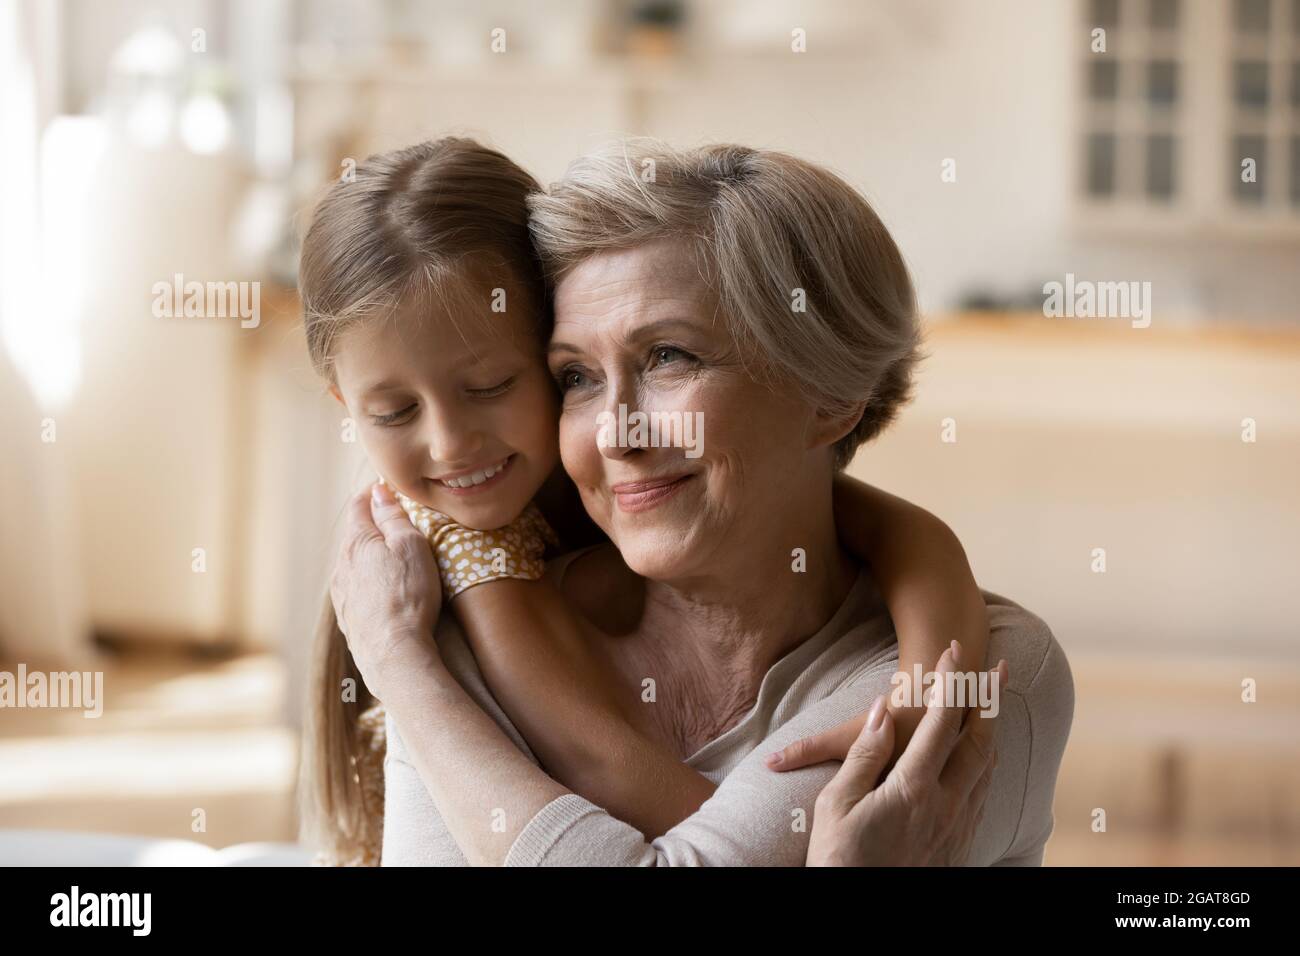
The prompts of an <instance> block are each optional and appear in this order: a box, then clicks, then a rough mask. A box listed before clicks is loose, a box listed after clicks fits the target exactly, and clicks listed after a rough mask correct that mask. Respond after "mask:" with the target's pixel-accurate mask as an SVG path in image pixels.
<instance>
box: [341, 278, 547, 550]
mask: <svg viewBox="0 0 1300 956" xmlns="http://www.w3.org/2000/svg"><path fill="white" fill-rule="evenodd" d="M505 289H506V292H507V295H506V299H505V302H506V304H507V309H506V311H505V312H500V313H497V312H492V311H491V310H490V306H489V303H490V302H491V301H492V289H491V288H490V287H488V288H485V289H484V290H483V294H482V296H481V297H480V296H475V295H471V296H469V297H468V298H469V299H470V300H471V301H477V300H478V299H479V298H481V300H482V303H483V306H482V314H458V315H456V316H455V317H454V318H455V320H454V321H453V317H452V316H450V315H448V314H445V313H442V312H441V311H439V310H434V311H432V312H430V311H425V312H424V313H423V314H420V313H419V312H418V311H417V310H416V309H414V308H406V309H403V310H400V311H399V313H398V314H397V315H394V316H391V317H384V318H383V319H379V320H375V321H371V322H367V323H364V324H363V325H361V326H358V327H357V328H355V329H353V330H351V331H349V332H348V333H346V334H344V335H343V336H342V337H341V340H340V341H339V343H338V346H337V349H336V352H335V371H336V381H337V386H336V390H335V395H336V396H338V397H339V398H340V400H341V401H343V402H344V404H345V405H346V406H347V408H348V411H349V413H350V414H351V416H352V418H353V419H354V420H355V421H356V425H357V432H358V435H359V436H360V438H361V444H362V446H363V447H364V448H365V451H366V454H367V456H368V457H369V458H370V462H371V464H372V465H373V466H374V468H375V470H376V471H378V472H379V474H380V475H382V476H383V477H384V479H385V480H386V481H387V482H388V484H389V485H390V486H391V487H394V488H396V489H397V490H398V491H400V492H402V493H403V494H405V495H406V496H407V497H409V498H412V499H414V500H415V501H418V502H419V503H421V504H423V505H427V506H428V507H430V508H433V509H434V510H435V511H441V512H443V513H445V514H448V515H450V516H451V517H453V518H455V519H456V520H457V521H458V522H460V523H461V524H463V525H466V526H467V527H471V528H479V529H491V528H498V527H501V526H502V525H504V524H508V523H509V522H510V521H512V520H514V518H516V517H517V516H518V515H519V514H520V512H522V511H523V509H524V507H525V506H526V505H527V504H528V502H529V501H531V500H532V497H533V495H535V494H536V493H537V490H538V488H540V487H541V485H542V483H543V482H544V481H545V480H546V478H547V476H548V475H549V474H550V473H551V472H552V471H553V470H554V468H555V465H556V461H557V458H558V449H557V447H556V441H555V429H556V417H557V413H558V409H557V403H556V396H555V386H554V383H553V382H552V381H551V379H550V377H549V375H548V374H547V369H546V362H545V359H544V356H543V354H542V346H541V343H540V342H539V341H538V336H537V332H536V329H535V326H534V324H533V322H534V316H533V315H532V314H531V311H530V310H529V309H527V308H524V304H525V303H527V302H528V301H529V299H528V297H527V296H526V295H524V294H523V293H522V292H521V291H520V290H519V289H518V288H516V287H514V286H512V285H509V284H507V285H506V286H505ZM462 298H464V297H462Z"/></svg>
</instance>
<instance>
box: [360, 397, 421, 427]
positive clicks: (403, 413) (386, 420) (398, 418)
mask: <svg viewBox="0 0 1300 956" xmlns="http://www.w3.org/2000/svg"><path fill="white" fill-rule="evenodd" d="M414 411H415V403H414V402H412V403H411V404H410V405H407V406H406V407H404V408H399V409H398V410H397V411H395V412H388V413H387V414H385V415H371V416H370V420H371V421H372V422H374V423H375V424H376V425H380V426H388V425H399V424H402V422H403V420H404V419H407V418H409V417H410V416H411V414H412V413H414Z"/></svg>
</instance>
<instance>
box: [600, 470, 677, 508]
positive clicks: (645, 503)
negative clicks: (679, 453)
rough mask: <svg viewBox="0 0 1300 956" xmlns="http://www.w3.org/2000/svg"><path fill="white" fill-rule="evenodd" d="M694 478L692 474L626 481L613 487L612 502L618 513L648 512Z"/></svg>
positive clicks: (611, 489)
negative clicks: (614, 503)
mask: <svg viewBox="0 0 1300 956" xmlns="http://www.w3.org/2000/svg"><path fill="white" fill-rule="evenodd" d="M694 477H695V475H694V473H690V474H685V475H671V476H667V477H663V478H652V479H647V480H645V481H628V482H622V483H620V484H617V485H614V486H613V487H611V488H610V489H609V490H610V491H612V492H613V493H614V501H615V502H616V503H617V504H618V507H619V510H620V511H625V512H627V513H629V514H634V513H636V512H638V511H649V510H650V509H651V508H655V507H657V506H659V505H661V504H663V503H664V502H665V501H667V500H668V499H669V498H671V497H673V496H674V495H676V494H677V493H678V492H679V491H681V490H682V488H684V487H686V485H687V484H689V482H690V481H691V479H693V478H694Z"/></svg>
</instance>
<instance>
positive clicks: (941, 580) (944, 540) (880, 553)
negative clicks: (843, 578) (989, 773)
mask: <svg viewBox="0 0 1300 956" xmlns="http://www.w3.org/2000/svg"><path fill="white" fill-rule="evenodd" d="M834 503H835V526H836V528H837V529H838V530H839V535H840V540H841V541H842V542H843V543H844V546H845V547H847V548H848V549H849V551H851V552H852V553H853V554H854V555H856V556H857V557H858V558H859V559H861V560H863V561H865V562H866V563H867V564H868V565H870V566H871V570H872V573H873V574H874V575H875V579H876V583H877V584H878V585H879V586H880V592H881V595H882V596H883V597H884V599H885V604H886V605H887V606H888V608H889V614H890V617H892V618H893V619H894V628H895V630H896V631H897V632H898V669H899V671H900V672H902V673H904V674H907V675H908V677H909V679H910V678H911V677H912V676H913V674H914V667H915V665H917V664H920V666H921V672H922V674H928V673H930V672H931V671H933V670H934V669H935V668H936V666H937V665H938V662H939V658H940V656H941V655H942V654H943V652H944V651H945V650H946V649H947V648H948V646H949V645H950V644H951V643H952V642H953V641H957V643H958V644H959V645H960V647H961V650H960V662H959V663H960V666H961V667H962V668H963V669H964V670H975V671H978V670H980V669H981V668H982V667H983V666H984V655H985V652H986V650H987V649H988V642H989V622H988V614H987V612H986V611H985V607H984V597H983V595H981V594H980V590H979V587H978V586H977V585H976V583H975V578H974V577H973V576H972V574H971V570H970V564H969V563H968V562H967V560H966V552H965V550H963V548H962V546H961V542H960V541H958V540H957V536H956V535H955V534H953V533H952V529H951V528H949V527H948V526H947V525H946V524H944V523H943V522H942V521H940V520H939V519H938V518H936V517H935V516H934V515H932V514H930V512H928V511H926V510H925V509H924V508H919V507H917V506H916V505H914V504H911V503H910V502H908V501H904V500H903V499H902V498H899V497H897V496H895V495H891V494H889V493H887V492H884V491H881V490H880V489H878V488H873V487H871V486H870V485H867V484H864V483H862V482H860V481H857V480H856V479H853V478H849V477H848V476H846V475H838V476H836V479H835V494H834ZM908 686H910V685H908ZM909 697H910V695H909ZM889 711H890V714H891V715H892V717H893V720H894V729H895V736H894V755H895V756H898V755H899V754H901V753H902V752H903V748H904V747H906V746H907V742H908V741H909V740H910V739H911V737H912V733H913V732H914V731H915V730H916V727H917V724H919V723H920V721H921V717H922V716H923V714H924V713H925V709H924V707H912V706H907V707H896V706H895V704H894V702H893V701H892V700H891V701H890V704H889Z"/></svg>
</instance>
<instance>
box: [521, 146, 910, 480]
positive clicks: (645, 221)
mask: <svg viewBox="0 0 1300 956" xmlns="http://www.w3.org/2000/svg"><path fill="white" fill-rule="evenodd" d="M529 208H530V211H531V217H530V221H529V229H530V230H531V232H532V236H533V242H534V244H535V245H536V247H537V251H538V253H539V255H540V256H541V259H542V263H543V266H544V267H545V269H546V271H547V274H548V277H549V278H550V279H551V281H552V282H555V281H558V280H559V278H561V277H562V276H563V275H564V273H565V272H566V271H567V270H569V269H570V268H572V267H573V266H575V265H577V264H578V263H579V262H582V261H583V260H584V259H587V258H589V257H591V256H593V255H595V254H597V253H600V252H604V251H610V250H617V249H627V248H631V247H634V246H639V245H641V244H643V243H646V242H652V241H655V240H658V239H664V238H672V237H678V238H686V239H687V240H689V241H690V242H691V243H692V245H693V246H694V249H695V252H696V258H697V262H698V264H699V267H700V270H701V275H702V276H703V277H704V278H705V280H706V281H707V282H708V284H709V285H710V287H711V288H712V290H713V291H714V293H715V294H716V296H717V299H718V304H719V306H720V308H721V310H722V313H723V315H724V317H725V319H726V321H727V323H728V326H729V328H730V330H731V333H732V335H733V336H734V337H735V339H736V343H737V346H738V347H739V348H740V350H741V354H742V355H749V356H751V357H754V358H756V359H757V360H758V361H759V362H760V363H761V365H762V366H763V369H762V371H764V372H766V373H767V374H769V375H771V376H772V380H773V381H784V382H793V383H795V384H796V385H797V386H798V387H799V388H800V389H801V390H802V391H803V393H804V394H805V395H807V396H808V398H809V399H810V400H811V401H812V402H813V403H814V404H815V405H816V407H818V408H821V409H824V410H825V411H827V412H828V413H830V414H835V415H843V414H848V413H849V412H850V411H851V410H852V409H854V408H856V407H857V406H858V405H859V404H860V403H862V402H866V410H865V412H864V413H863V415H862V418H861V419H860V420H859V421H858V423H857V425H856V427H854V429H853V430H852V431H851V432H849V433H848V434H847V435H845V436H844V437H843V438H842V439H840V440H839V442H837V443H836V446H835V467H836V468H837V469H839V468H843V467H844V466H846V465H847V464H848V463H849V461H850V460H851V459H852V458H853V454H854V452H856V451H857V449H858V447H859V446H860V445H861V444H862V443H864V442H866V441H869V440H870V439H872V438H874V437H875V436H876V435H877V434H879V433H880V431H881V430H882V429H883V428H884V427H885V426H886V425H888V424H889V423H890V422H891V421H892V420H893V419H894V417H895V415H896V414H897V412H898V409H899V408H900V407H901V406H902V404H903V403H904V402H906V401H907V399H908V398H909V396H910V392H911V381H912V369H913V367H914V365H915V364H916V361H917V359H918V357H919V344H920V337H921V335H920V324H919V322H918V319H917V315H916V297H915V293H914V292H913V289H912V281H911V278H910V277H909V275H908V272H907V266H906V264H905V263H904V261H903V257H902V254H901V253H900V252H899V251H898V247H897V245H895V243H894V240H893V238H892V237H891V236H890V235H889V231H888V230H887V229H886V228H885V226H884V224H883V223H882V222H881V221H880V218H879V217H878V216H877V215H876V213H875V211H874V210H873V209H872V208H871V206H870V205H869V204H868V203H867V201H866V200H865V199H863V198H862V196H860V195H859V194H858V193H857V191H856V190H854V189H853V188H852V187H851V186H849V185H848V184H847V183H846V182H844V180H842V179H840V178H839V177H838V176H836V175H834V174H833V173H831V172H829V171H828V170H826V169H823V168H821V167H819V166H817V165H815V164H813V163H809V162H805V161H804V160H801V159H796V158H795V157H793V156H789V155H786V154H784V153H778V152H772V151H769V150H761V149H749V148H746V147H744V146H731V145H716V146H705V147H702V148H699V149H690V150H677V149H673V148H671V147H669V146H665V145H663V144H662V143H658V142H654V141H647V140H639V139H638V140H630V141H627V142H623V143H618V144H614V145H612V146H610V147H607V148H605V149H603V150H601V151H598V152H596V153H593V154H591V155H589V156H585V157H583V158H581V159H579V160H577V161H575V162H574V163H573V164H572V165H571V166H570V167H569V169H568V171H567V172H566V173H565V175H564V178H563V179H561V180H560V181H559V182H558V183H556V184H554V185H553V186H552V187H551V188H550V190H548V191H547V192H546V193H538V194H534V195H533V196H532V197H530V198H529Z"/></svg>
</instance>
